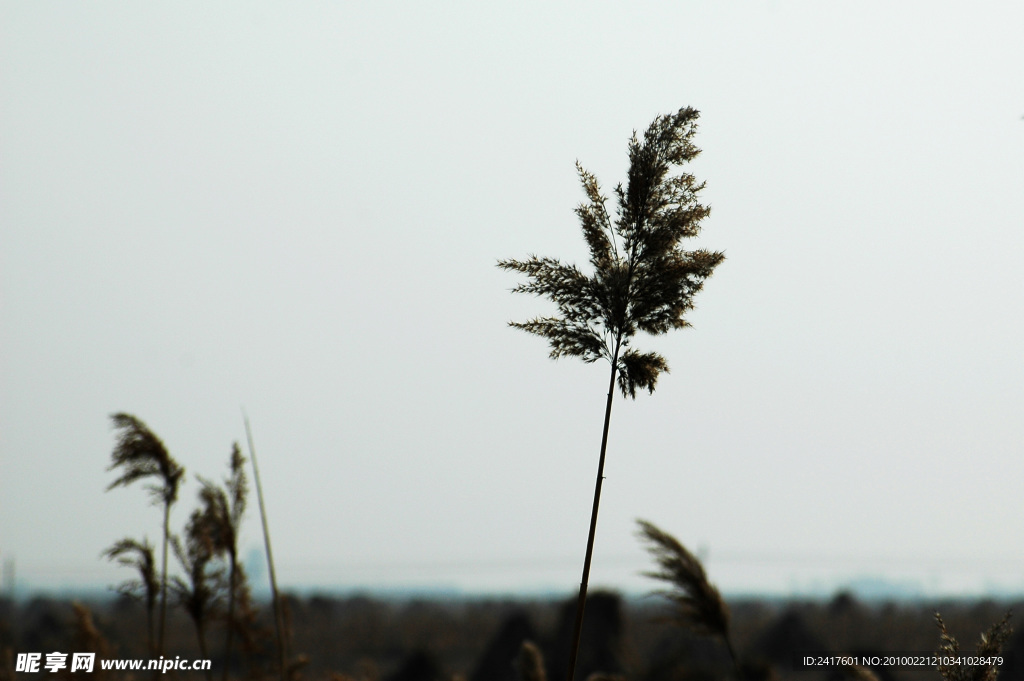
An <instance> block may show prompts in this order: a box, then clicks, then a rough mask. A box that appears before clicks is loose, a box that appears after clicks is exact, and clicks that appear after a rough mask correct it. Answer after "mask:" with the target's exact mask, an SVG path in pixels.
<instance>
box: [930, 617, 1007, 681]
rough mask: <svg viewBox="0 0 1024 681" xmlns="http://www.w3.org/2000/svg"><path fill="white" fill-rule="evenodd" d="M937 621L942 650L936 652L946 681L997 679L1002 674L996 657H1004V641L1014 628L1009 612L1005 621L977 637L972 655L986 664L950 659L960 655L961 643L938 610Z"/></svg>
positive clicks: (939, 667) (1004, 618)
mask: <svg viewBox="0 0 1024 681" xmlns="http://www.w3.org/2000/svg"><path fill="white" fill-rule="evenodd" d="M935 622H936V624H937V625H938V627H939V641H940V644H939V649H938V651H937V652H936V653H935V654H936V656H937V657H938V658H939V661H940V663H939V665H938V672H939V675H940V676H941V677H942V679H943V681H996V679H997V678H998V677H999V667H1000V665H999V664H996V663H995V661H994V660H995V658H1001V656H1002V649H1003V644H1004V643H1006V641H1007V639H1009V638H1010V634H1012V633H1013V628H1012V627H1010V613H1009V612H1007V613H1006V615H1005V616H1004V617H1003V619H1002V620H1000V621H999V622H996V623H995V624H993V625H992V626H991V627H989V629H988V630H987V631H985V632H983V633H982V634H981V637H980V638H979V640H978V647H977V649H976V650H975V651H974V652H972V653H970V654H969V655H968V656H969V657H974V658H979V659H982V660H985V661H986V662H985V663H984V664H979V665H962V664H959V663H955V662H949V661H951V660H955V659H957V658H959V657H960V656H961V655H963V654H964V653H962V652H961V651H960V643H959V642H958V641H957V640H956V637H955V636H953V635H952V634H951V633H949V630H948V629H947V628H946V623H945V622H944V621H943V620H942V615H940V614H939V613H935Z"/></svg>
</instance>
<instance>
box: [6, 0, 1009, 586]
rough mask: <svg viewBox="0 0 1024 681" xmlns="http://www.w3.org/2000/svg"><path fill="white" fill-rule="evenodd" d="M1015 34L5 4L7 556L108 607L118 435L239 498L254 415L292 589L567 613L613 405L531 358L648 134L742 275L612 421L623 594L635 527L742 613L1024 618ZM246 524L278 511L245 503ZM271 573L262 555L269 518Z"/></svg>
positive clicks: (524, 10) (807, 9) (868, 20)
mask: <svg viewBox="0 0 1024 681" xmlns="http://www.w3.org/2000/svg"><path fill="white" fill-rule="evenodd" d="M1022 26H1024V5H1022V4H1021V3H1019V2H1016V1H1013V2H1009V1H1008V2H982V3H953V2H935V1H934V0H930V1H928V2H924V1H920V2H911V1H907V2H900V3H892V2H871V1H869V2H856V3H854V2H829V3H823V2H817V1H813V2H812V1H805V2H790V1H783V0H775V1H768V2H738V1H731V0H727V1H725V2H718V1H716V2H711V1H702V2H695V1H691V2H632V3H621V2H587V3H583V2H574V3H547V2H545V3H540V2H517V3H506V4H505V5H504V6H503V7H502V6H497V4H496V3H478V2H431V3H411V2H409V3H395V2H378V3H354V2H351V3H336V2H304V3H271V2H263V1H259V0H245V1H244V2H243V1H241V0H239V1H236V2H217V3H209V2H181V1H179V0H176V1H175V2H147V3H135V2H105V1H97V2H89V3H72V2H50V1H40V2H11V1H8V0H3V1H2V2H0V64H2V66H0V98H2V99H0V104H2V106H0V268H2V269H0V287H2V288H0V371H2V374H0V380H2V383H0V506H2V509H0V558H2V559H8V560H9V559H11V558H14V560H15V561H16V565H17V578H18V580H19V581H22V582H25V583H31V584H38V585H55V584H92V583H99V584H104V583H113V582H115V581H117V580H118V579H120V578H123V577H127V575H123V574H121V573H119V572H118V571H117V570H116V569H115V568H113V567H110V566H107V565H105V564H104V563H103V562H102V561H101V560H100V559H99V557H98V556H99V554H100V552H101V551H102V550H103V549H104V548H105V547H107V546H108V545H110V544H111V543H113V542H114V541H115V540H117V539H119V538H121V537H124V536H133V537H142V536H144V535H148V536H149V538H150V539H151V540H153V541H156V540H158V538H159V523H160V512H159V510H158V509H157V508H155V507H152V506H150V505H149V500H148V497H147V495H146V493H145V492H144V490H143V488H142V487H141V486H140V487H138V488H129V489H117V490H114V491H111V492H107V493H104V489H105V487H106V486H107V484H109V483H110V482H111V481H112V480H113V479H114V477H115V476H114V474H113V473H110V472H107V471H106V470H105V469H106V467H107V465H108V463H109V460H110V452H111V449H112V447H113V443H114V434H113V432H112V431H111V429H110V421H109V415H110V414H111V413H113V412H117V411H127V412H130V413H133V414H136V415H137V416H139V417H140V418H142V419H143V420H144V421H146V422H147V423H148V424H149V425H150V427H151V428H152V429H153V430H154V431H155V432H156V433H157V434H158V435H159V436H161V437H162V438H163V440H164V441H165V443H166V444H167V446H168V448H169V449H170V451H171V452H172V454H173V455H174V456H175V457H176V458H177V459H178V460H179V461H180V462H181V463H182V464H183V465H184V466H185V467H186V468H187V470H188V474H189V483H188V485H187V486H186V487H185V489H184V490H183V492H182V498H181V501H180V503H179V504H178V505H177V506H176V507H175V509H174V511H173V515H172V522H173V524H174V525H175V526H176V527H178V528H180V527H181V526H183V525H184V522H185V520H186V518H187V515H188V512H189V511H190V509H191V508H192V507H193V505H194V503H195V493H196V487H197V485H196V483H195V480H194V475H195V474H197V473H198V474H202V475H204V476H206V477H214V478H220V477H222V476H223V474H224V472H225V471H226V464H227V458H228V454H229V452H230V448H231V444H232V442H233V441H236V440H238V441H242V440H244V434H245V433H244V428H243V424H242V417H241V407H242V406H243V405H244V407H245V408H246V409H247V411H248V413H249V415H250V417H251V420H252V423H253V429H254V435H255V438H256V445H257V454H258V456H259V461H260V464H261V472H262V475H263V480H264V485H265V492H266V500H267V506H268V511H269V514H270V522H271V529H272V532H273V540H274V542H275V547H274V548H275V553H276V555H277V558H278V562H279V572H280V578H281V580H282V581H284V582H285V583H287V584H291V585H308V584H318V583H319V584H328V583H329V584H339V585H343V586H344V585H348V586H355V585H369V586H385V587H388V586H391V587H394V586H430V585H445V586H455V587H460V588H464V589H500V590H516V589H525V588H536V587H539V586H549V587H554V588H564V589H565V591H566V592H567V593H568V592H571V591H572V590H573V589H574V588H576V585H577V584H578V581H579V573H580V570H581V563H582V557H583V550H584V548H585V544H586V530H587V525H588V521H589V513H590V503H591V495H592V493H593V483H594V473H595V470H596V465H597V453H598V447H599V444H600V427H601V417H602V415H603V407H604V391H605V386H606V381H607V373H606V372H607V368H606V367H605V366H604V365H589V366H588V365H582V364H579V363H573V362H571V361H560V362H557V363H556V362H552V361H550V360H549V359H547V349H546V347H545V345H544V342H543V341H542V340H540V339H538V338H535V337H532V336H528V335H526V334H523V333H521V332H517V331H515V330H512V329H509V328H507V327H506V322H507V321H508V320H511V319H523V318H525V317H528V316H531V315H534V314H540V313H547V312H549V311H551V308H550V307H549V306H548V305H547V304H546V303H545V301H542V300H538V299H531V298H527V297H523V296H512V295H510V293H509V289H510V288H511V287H512V286H513V285H514V284H515V283H516V282H517V279H516V277H515V276H514V275H512V274H508V273H505V272H501V271H499V270H498V269H496V268H495V266H494V265H495V262H496V260H497V259H499V258H509V257H524V256H526V255H527V254H529V253H536V254H539V255H551V256H555V257H559V258H563V259H565V260H569V261H577V262H579V263H580V264H585V263H586V251H585V248H584V244H583V240H582V238H581V237H580V233H579V228H578V225H577V222H576V219H575V216H574V215H573V209H574V207H575V206H576V205H577V204H578V203H579V202H580V200H581V199H582V192H581V191H580V189H579V185H578V180H577V177H576V174H575V170H574V165H573V164H574V162H575V161H576V160H577V159H579V160H580V162H581V163H582V164H583V165H584V166H585V167H586V168H588V169H589V170H591V171H593V172H594V173H595V174H596V175H597V176H598V178H599V179H600V180H601V182H602V184H603V186H604V187H605V188H606V189H608V190H610V189H611V188H612V187H614V185H615V184H616V183H617V182H619V181H621V180H623V179H624V174H625V170H626V164H627V161H626V143H627V141H628V138H629V136H630V135H631V133H632V131H633V130H634V129H637V130H640V131H642V130H643V129H644V128H645V127H646V126H647V125H648V123H650V121H651V120H652V119H653V117H654V116H655V115H657V114H661V113H670V112H673V111H675V110H677V109H678V108H680V107H683V106H692V107H694V108H696V109H698V110H700V111H701V122H700V132H699V134H698V136H697V139H696V142H697V144H698V146H700V147H701V148H702V149H703V150H704V153H703V154H702V156H701V157H700V158H699V159H698V160H697V161H696V162H695V163H694V164H692V167H691V170H692V171H693V172H694V173H696V174H697V175H698V177H700V178H701V179H704V180H706V181H707V189H706V191H705V193H704V199H705V200H706V202H707V203H709V204H710V205H711V206H712V214H711V217H710V218H709V219H708V220H706V221H705V223H704V232H703V234H702V236H701V238H700V239H699V240H698V242H697V243H694V244H693V245H694V246H696V245H700V246H703V247H707V248H711V249H715V250H723V251H725V253H726V255H727V260H726V262H725V263H724V264H723V265H722V266H721V267H720V268H719V269H718V270H717V271H716V272H715V275H714V277H712V278H711V279H710V280H709V281H708V283H707V285H706V286H705V289H704V291H703V292H702V293H701V294H700V295H699V297H698V298H697V309H696V311H695V312H694V313H693V314H692V315H691V316H690V321H691V322H692V324H693V328H691V329H688V330H685V331H683V332H677V333H673V334H671V335H667V336H663V337H659V338H657V339H651V340H649V341H643V342H641V343H639V344H640V345H641V346H642V347H646V348H652V349H657V350H659V351H660V352H662V353H663V354H664V355H665V356H666V357H667V358H668V360H669V362H670V365H671V369H672V373H671V374H670V375H668V376H666V377H663V379H662V380H661V381H660V382H659V387H658V390H657V392H656V393H655V394H654V395H653V396H652V397H648V396H646V395H644V396H642V397H639V398H638V399H637V400H636V401H635V402H630V403H627V402H622V401H619V402H617V403H616V406H615V409H614V413H613V420H612V429H611V439H610V445H609V455H608V464H607V470H606V474H607V480H606V484H605V487H604V496H603V500H602V507H601V516H600V524H599V528H598V535H597V547H596V554H595V562H594V569H593V575H592V583H593V584H596V585H605V586H613V587H623V588H644V586H645V584H644V583H643V580H642V578H640V577H638V576H637V572H638V571H640V570H643V569H646V568H647V567H648V561H647V559H646V557H645V556H644V554H643V551H642V549H641V547H640V546H639V544H638V543H637V541H636V539H635V537H634V527H635V525H634V520H635V519H636V518H638V517H642V518H646V519H649V520H651V521H653V522H655V523H656V524H658V525H659V526H661V527H662V528H663V529H665V530H667V531H669V532H672V533H674V534H675V535H676V536H677V537H678V538H679V539H680V540H682V541H683V542H684V543H686V544H687V545H689V546H691V547H692V548H694V549H695V550H696V549H700V550H702V551H704V552H705V554H706V555H707V556H708V557H709V561H708V567H709V570H710V573H711V577H712V580H713V581H716V582H718V583H719V584H720V585H721V586H722V587H723V588H725V589H732V590H741V589H742V590H748V589H771V590H781V591H787V590H806V589H809V588H814V587H815V586H821V585H826V586H827V585H831V584H833V583H843V582H844V580H847V581H848V580H850V579H854V578H856V577H859V576H865V575H876V576H880V577H884V578H887V579H893V580H904V581H907V582H908V583H914V584H919V585H921V586H922V587H923V588H926V589H935V590H946V591H950V590H952V591H957V590H974V591H978V590H984V589H986V588H989V589H990V588H1014V589H1024V496H1022V495H1021V483H1022V480H1024V452H1022V443H1024V419H1022V413H1024V354H1022V352H1021V348H1022V346H1024V338H1022V336H1024V314H1022V312H1024V309H1022V308H1024V272H1022V269H1021V265H1020V263H1021V262H1022V261H1024V230H1022V227H1024V120H1022V115H1024V40H1022V39H1021V27H1022ZM254 508H255V507H254ZM244 543H245V544H246V546H247V547H249V550H252V549H253V548H255V547H258V546H259V545H260V534H259V525H258V523H257V522H256V521H255V517H254V516H253V517H251V518H250V521H249V522H248V523H247V525H246V531H245V536H244Z"/></svg>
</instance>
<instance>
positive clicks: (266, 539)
mask: <svg viewBox="0 0 1024 681" xmlns="http://www.w3.org/2000/svg"><path fill="white" fill-rule="evenodd" d="M242 417H243V418H244V419H245V436H246V438H247V440H248V442H249V458H250V459H251V460H252V475H253V481H254V482H255V483H256V497H257V498H258V499H259V502H260V520H261V521H262V522H263V543H264V544H265V545H266V547H267V568H268V570H269V572H270V590H271V592H272V596H273V599H274V600H273V603H274V631H275V633H276V634H277V656H278V663H279V664H280V666H281V681H286V679H287V676H288V669H287V667H286V666H285V659H286V655H285V642H284V633H283V632H284V626H283V625H282V623H281V606H280V601H281V597H280V595H279V594H278V591H277V575H276V573H275V572H274V554H273V552H272V551H271V550H270V529H269V528H268V527H267V509H266V507H265V506H264V505H263V485H261V484H260V470H259V468H258V467H257V466H256V447H255V446H253V443H252V429H251V428H250V427H249V417H248V416H247V415H246V414H245V411H243V412H242Z"/></svg>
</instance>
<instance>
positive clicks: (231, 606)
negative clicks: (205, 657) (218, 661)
mask: <svg viewBox="0 0 1024 681" xmlns="http://www.w3.org/2000/svg"><path fill="white" fill-rule="evenodd" d="M230 559H231V572H230V573H229V576H228V580H229V581H230V583H229V586H228V623H227V624H228V631H227V641H226V642H225V643H224V675H223V677H221V678H222V679H223V681H228V669H229V668H230V667H231V639H232V637H233V635H234V633H235V590H236V589H237V588H238V584H237V580H238V559H237V558H236V556H235V551H234V548H232V550H231V554H230Z"/></svg>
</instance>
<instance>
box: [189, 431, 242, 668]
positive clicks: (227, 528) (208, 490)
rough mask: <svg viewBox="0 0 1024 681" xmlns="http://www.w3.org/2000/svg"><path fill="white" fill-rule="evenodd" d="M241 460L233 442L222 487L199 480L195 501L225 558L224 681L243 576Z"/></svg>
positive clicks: (216, 548) (217, 551) (215, 549)
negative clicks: (199, 504) (201, 507)
mask: <svg viewBox="0 0 1024 681" xmlns="http://www.w3.org/2000/svg"><path fill="white" fill-rule="evenodd" d="M244 464H245V458H244V457H243V456H242V451H241V450H240V449H239V448H238V444H237V443H236V444H235V445H234V446H233V447H232V449H231V458H230V461H229V470H230V473H229V475H228V477H227V479H226V480H225V481H224V487H220V486H218V485H216V484H214V483H213V482H211V481H209V480H206V479H205V478H203V477H199V483H200V485H201V486H200V489H199V499H200V503H201V504H202V506H203V508H204V509H205V511H204V513H205V523H206V531H207V532H208V533H209V536H210V541H211V543H212V549H213V552H214V554H215V555H217V556H224V557H226V559H227V587H226V591H227V601H228V606H227V615H226V623H227V626H226V629H227V632H226V640H225V643H224V675H223V681H227V678H228V669H229V667H230V660H231V644H232V637H233V636H234V632H235V628H236V627H235V602H236V600H237V598H236V596H237V594H238V593H239V591H240V590H241V588H242V586H243V585H244V579H245V573H244V572H243V571H242V570H241V565H240V563H239V562H238V535H239V533H240V532H241V526H242V518H243V517H244V515H245V507H246V503H247V499H248V495H249V486H248V483H247V481H246V477H245V467H244Z"/></svg>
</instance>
